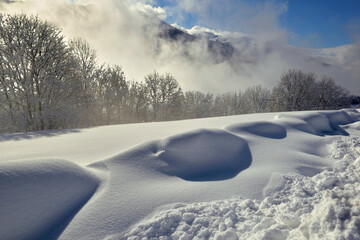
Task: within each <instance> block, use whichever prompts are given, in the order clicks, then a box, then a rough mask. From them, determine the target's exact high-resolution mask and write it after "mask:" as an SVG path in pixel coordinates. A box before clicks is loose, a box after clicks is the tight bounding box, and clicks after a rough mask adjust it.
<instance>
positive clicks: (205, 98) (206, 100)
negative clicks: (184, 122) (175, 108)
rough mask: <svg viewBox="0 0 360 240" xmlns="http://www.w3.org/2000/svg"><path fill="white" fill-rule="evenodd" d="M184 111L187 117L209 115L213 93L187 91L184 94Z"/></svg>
mask: <svg viewBox="0 0 360 240" xmlns="http://www.w3.org/2000/svg"><path fill="white" fill-rule="evenodd" d="M184 97H185V99H184V108H185V109H184V112H185V113H186V117H187V118H204V117H210V116H211V110H212V108H213V102H214V95H213V94H212V93H206V94H205V93H202V92H199V91H188V92H185V94H184Z"/></svg>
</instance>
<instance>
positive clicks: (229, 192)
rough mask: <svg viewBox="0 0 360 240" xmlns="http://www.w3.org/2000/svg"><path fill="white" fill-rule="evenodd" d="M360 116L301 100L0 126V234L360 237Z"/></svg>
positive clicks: (54, 236)
mask: <svg viewBox="0 0 360 240" xmlns="http://www.w3.org/2000/svg"><path fill="white" fill-rule="evenodd" d="M359 121H360V114H359V112H358V111H357V110H342V111H320V112H315V111H309V112H292V113H267V114H250V115H244V116H231V117H221V118H210V119H196V120H187V121H174V122H163V123H147V124H129V125H118V126H104V127H96V128H90V129H75V130H62V131H44V132H35V133H17V134H7V135H0V150H1V159H0V196H1V198H0V238H1V239H77V240H82V239H84V240H85V239H86V240H92V239H94V240H95V239H152V238H153V239H209V238H211V239H264V240H265V239H309V238H310V239H359V238H360V236H359V231H360V228H359V226H360V220H359V219H360V202H359V199H360V195H359V192H360V186H359V184H360V183H359V180H360V179H359V172H360V157H359V152H360V147H359V145H360V140H359V139H360V132H359V130H360V125H359V123H360V122H359ZM45 146H46V147H45ZM32 159H42V160H32ZM54 159H66V160H54ZM78 164H80V165H82V166H80V165H78ZM87 164H88V165H87ZM85 165H87V166H85Z"/></svg>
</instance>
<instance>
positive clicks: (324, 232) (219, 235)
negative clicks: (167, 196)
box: [108, 137, 360, 240]
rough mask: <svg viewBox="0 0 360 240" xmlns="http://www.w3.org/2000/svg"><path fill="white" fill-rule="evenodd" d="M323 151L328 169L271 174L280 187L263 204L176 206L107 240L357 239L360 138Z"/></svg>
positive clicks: (226, 202) (359, 228) (243, 201)
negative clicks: (330, 163) (328, 161)
mask: <svg viewBox="0 0 360 240" xmlns="http://www.w3.org/2000/svg"><path fill="white" fill-rule="evenodd" d="M328 148H329V151H330V156H329V158H330V159H333V160H334V161H337V162H336V163H335V166H334V168H333V169H332V170H326V171H323V172H321V173H319V174H317V175H315V176H313V177H305V176H299V175H279V174H275V178H276V179H277V180H280V182H281V184H279V183H278V182H277V181H275V182H276V184H278V186H277V188H274V187H271V186H270V187H269V189H273V190H274V191H268V192H267V193H266V194H267V196H266V197H265V199H264V200H262V201H257V200H250V199H241V198H239V199H230V200H223V201H214V202H203V203H192V204H175V205H173V206H172V207H171V208H170V209H168V210H165V211H160V212H158V213H155V215H154V216H152V217H150V218H149V219H147V220H144V221H142V222H140V223H139V224H137V225H136V226H134V227H133V228H132V229H130V230H129V231H128V232H127V234H125V235H123V236H112V237H110V238H108V239H142V238H147V239H150V238H152V237H154V238H157V239H208V238H210V239H264V240H265V239H266V240H271V239H277V240H279V239H309V238H310V239H360V138H351V137H343V138H342V139H341V140H339V141H336V142H334V143H333V144H330V145H329V147H328ZM279 178H281V179H279ZM271 182H272V181H270V184H272V183H271Z"/></svg>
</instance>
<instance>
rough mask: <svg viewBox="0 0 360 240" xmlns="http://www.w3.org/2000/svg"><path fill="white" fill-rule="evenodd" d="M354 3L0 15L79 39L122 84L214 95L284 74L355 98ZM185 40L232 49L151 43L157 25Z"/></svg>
mask: <svg viewBox="0 0 360 240" xmlns="http://www.w3.org/2000/svg"><path fill="white" fill-rule="evenodd" d="M359 10H360V0H344V1H332V0H328V1H322V0H313V1H310V0H301V1H300V0H298V1H295V0H288V1H284V0H272V1H265V0H259V1H251V0H102V1H98V0H22V1H8V0H0V12H2V13H9V14H13V13H25V14H27V15H38V16H39V17H40V18H41V19H44V20H46V21H48V22H49V23H50V24H53V25H56V26H58V27H59V28H61V30H62V33H63V34H64V36H65V38H66V39H71V38H74V37H82V38H84V39H85V40H87V41H88V42H89V44H90V45H91V46H92V47H93V48H94V49H95V50H96V52H97V55H98V63H99V64H102V63H105V64H110V65H114V64H116V65H119V66H121V67H122V69H123V70H124V73H125V76H126V78H127V79H128V80H130V81H132V80H135V81H139V82H141V81H144V77H145V76H146V75H148V74H150V73H153V72H154V71H155V70H156V71H157V72H159V73H160V74H166V73H170V74H171V75H172V76H174V77H175V78H176V79H177V80H178V82H179V84H180V86H181V87H182V89H183V90H184V91H187V90H199V91H202V92H213V93H222V92H227V91H234V90H245V89H246V88H248V87H252V86H254V85H262V86H263V87H266V88H268V89H272V88H273V87H274V86H276V84H277V83H278V82H279V80H280V78H281V75H282V74H283V73H284V72H286V71H288V70H289V69H298V70H302V71H304V72H313V73H315V74H316V75H317V76H319V78H321V77H322V76H324V75H325V76H330V77H332V78H333V79H334V80H335V81H336V82H337V83H339V84H341V85H342V86H343V87H345V88H347V89H349V90H350V91H351V93H352V94H355V95H360V79H359V76H360V37H359V36H360V28H359V26H360V13H359V12H360V11H359ZM159 18H160V19H162V20H164V21H165V22H167V23H169V24H173V26H176V27H178V28H180V29H182V30H183V31H186V32H188V33H190V34H199V33H200V34H201V33H204V32H211V33H214V34H217V35H219V36H222V39H223V40H224V41H228V42H229V43H231V44H232V46H233V47H234V48H235V49H236V51H235V52H234V54H233V56H232V57H231V59H229V60H226V61H214V60H213V58H214V57H213V56H212V55H211V54H210V53H209V51H207V47H208V46H207V41H206V40H199V41H194V42H188V43H186V44H183V43H174V42H169V41H164V40H162V39H160V38H159V31H162V30H161V28H159V27H158V26H159V25H158V19H159Z"/></svg>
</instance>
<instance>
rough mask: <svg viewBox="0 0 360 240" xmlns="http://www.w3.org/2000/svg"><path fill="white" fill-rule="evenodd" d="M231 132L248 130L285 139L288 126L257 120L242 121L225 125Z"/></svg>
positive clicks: (268, 136)
mask: <svg viewBox="0 0 360 240" xmlns="http://www.w3.org/2000/svg"><path fill="white" fill-rule="evenodd" d="M225 129H226V130H228V131H229V132H234V133H243V132H248V133H251V134H254V135H257V136H261V137H266V138H272V139H283V138H286V128H285V127H283V126H281V125H279V124H276V123H272V122H265V121H264V122H255V123H240V124H233V125H230V126H227V127H225Z"/></svg>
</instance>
